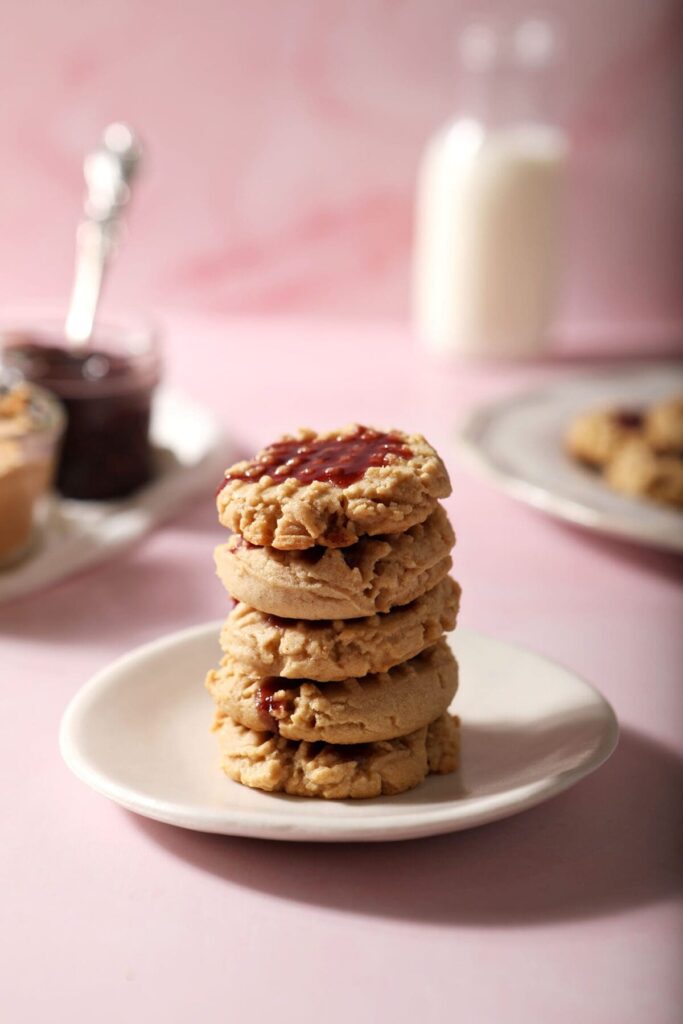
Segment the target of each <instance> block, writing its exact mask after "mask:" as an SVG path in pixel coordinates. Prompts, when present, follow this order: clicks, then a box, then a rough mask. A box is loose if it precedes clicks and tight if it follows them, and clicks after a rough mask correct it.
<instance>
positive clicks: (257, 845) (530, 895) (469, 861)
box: [121, 729, 683, 926]
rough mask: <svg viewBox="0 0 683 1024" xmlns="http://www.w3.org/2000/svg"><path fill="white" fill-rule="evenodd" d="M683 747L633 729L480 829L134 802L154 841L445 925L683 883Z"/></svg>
mask: <svg viewBox="0 0 683 1024" xmlns="http://www.w3.org/2000/svg"><path fill="white" fill-rule="evenodd" d="M682 791H683V760H681V758H679V757H678V756H677V755H676V754H675V753H674V752H673V751H671V750H669V749H668V748H666V747H664V746H662V745H660V744H659V743H656V742H654V741H653V740H651V739H649V738H648V737H646V736H644V735H642V734H641V733H638V732H636V731H635V730H632V729H625V730H623V732H622V734H621V739H620V742H619V746H618V747H617V750H616V751H615V753H614V754H613V756H612V758H611V759H610V761H608V763H607V764H606V765H604V766H603V767H602V768H601V769H600V770H599V771H598V772H597V773H596V774H595V775H593V776H590V777H589V778H587V779H585V780H583V781H582V782H580V783H579V784H578V785H577V786H575V787H574V788H573V789H571V790H569V791H567V792H566V793H563V794H562V795H560V796H558V797H556V798H554V799H553V800H551V801H549V802H548V803H546V804H543V805H542V806H539V807H536V808H534V809H532V810H529V811H526V812H524V813H523V814H520V815H517V816H516V817H513V818H509V819H506V820H503V821H500V822H496V823H494V824H491V825H486V826H482V827H480V828H476V829H472V830H470V831H466V832H459V833H452V834H451V835H446V836H438V837H434V838H429V839H418V840H409V841H406V842H394V843H359V844H354V843H345V844H322V843H321V844H317V843H297V844H294V843H291V844H290V843H287V844H283V843H278V842H268V841H262V840H256V839H240V838H233V837H228V836H216V835H207V834H203V833H197V832H190V831H185V830H183V829H179V828H174V827H172V826H168V825H163V824H160V823H158V822H154V821H150V820H148V819H145V818H141V817H138V816H136V815H134V814H131V813H130V812H128V811H121V814H123V815H125V816H126V818H127V819H128V821H129V822H130V823H131V824H132V825H134V827H135V828H137V829H138V830H139V831H140V832H141V834H142V835H143V837H144V838H145V839H146V840H149V841H150V842H154V843H158V844H159V845H160V846H162V847H163V848H164V849H165V850H166V851H168V852H169V853H171V854H172V855H173V856H176V857H178V858H181V859H183V860H185V861H187V862H188V863H189V864H191V865H193V866H194V867H196V868H198V869H200V870H203V871H207V872H210V873H211V874H213V875H215V876H216V877H217V878H219V879H221V880H222V881H223V882H224V883H225V884H228V885H232V886H238V887H242V888H251V889H255V890H258V891H259V892H263V893H267V894H270V895H272V896H273V897H276V898H278V899H284V900H291V901H294V902H299V903H306V904H311V905H315V906H323V907H330V908H334V909H336V910H341V911H350V912H353V913H359V914H365V915H368V916H373V917H385V918H395V919H404V920H420V921H425V922H429V923H433V924H440V925H461V926H467V925H477V926H501V925H502V926H505V925H509V926H521V925H528V926H533V925H537V924H544V923H547V922H551V921H557V920H568V919H580V918H595V917H600V916H604V915H609V914H613V913H617V912H619V911H621V910H624V909H627V908H628V907H632V906H637V905H641V904H647V903H652V902H656V901H658V900H663V899H665V898H667V897H670V896H672V895H674V894H676V893H680V892H681V890H682V889H683V872H682V870H681V865H682V864H683V857H682V856H681V854H682V852H683V843H682V840H683V821H682V819H681V815H680V795H681V792H682Z"/></svg>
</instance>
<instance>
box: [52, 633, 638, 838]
mask: <svg viewBox="0 0 683 1024" xmlns="http://www.w3.org/2000/svg"><path fill="white" fill-rule="evenodd" d="M221 622H222V620H212V621H210V622H204V623H200V624H198V625H195V626H189V627H186V628H184V629H180V630H176V631H174V632H172V633H168V634H165V635H163V636H161V637H158V638H156V639H154V640H151V641H148V642H147V643H144V644H141V645H139V646H137V647H135V648H133V649H132V650H130V651H127V652H126V653H124V654H123V655H121V656H119V657H118V658H115V659H114V660H113V661H111V662H109V663H108V664H107V665H105V666H104V667H103V668H101V669H99V670H98V671H97V672H96V673H95V674H94V675H93V676H91V677H90V679H89V680H88V681H87V682H86V683H85V684H84V685H83V686H82V687H80V688H79V689H78V690H77V692H76V693H75V694H74V695H73V696H72V698H71V700H70V701H69V703H68V705H67V707H66V709H65V711H64V713H63V715H62V718H61V722H60V728H59V749H60V753H61V756H62V758H63V760H64V762H65V763H66V765H67V767H68V768H69V769H70V770H71V771H72V772H73V774H74V775H75V776H76V777H77V778H78V779H80V781H82V782H84V783H85V784H86V785H87V786H89V787H90V788H91V789H93V790H94V791H95V792H96V793H98V794H99V795H101V796H104V797H106V798H107V799H109V800H112V801H113V802H114V803H117V804H119V805H120V806H122V807H124V808H126V809H127V810H129V811H133V812H134V813H136V814H140V815H142V816H143V817H146V818H151V819H152V820H155V821H160V822H163V823H165V824H170V825H175V826H178V827H181V828H187V829H190V830H192V831H199V832H206V833H214V834H222V835H233V836H247V837H253V838H261V839H268V840H289V841H296V842H300V841H307V842H384V841H397V840H403V839H414V838H420V837H424V836H429V835H438V834H444V833H449V832H456V831H463V830H465V829H469V828H475V827H477V826H478V825H482V824H486V823H489V822H493V821H498V820H501V819H503V818H506V817H510V816H511V815H513V814H517V813H520V812H521V811H524V810H527V809H529V808H531V807H534V806H536V805H537V804H539V803H542V802H544V801H545V800H547V799H550V798H551V797H553V796H556V795H558V794H559V793H561V792H563V791H564V790H566V789H568V788H569V787H570V786H572V785H574V784H575V783H576V782H579V781H580V780H581V779H582V778H585V777H586V776H587V775H589V774H590V773H591V772H593V771H595V770H596V769H597V768H599V767H600V766H601V765H602V764H604V762H605V761H606V760H607V759H608V758H609V757H610V755H611V754H612V753H613V752H614V749H615V748H616V746H617V743H618V738H619V724H618V720H617V716H616V714H615V711H614V708H613V707H612V705H611V704H610V702H609V701H608V700H607V699H606V698H605V697H604V696H603V694H602V693H601V692H600V691H599V690H598V689H597V687H595V686H593V684H592V683H589V682H588V681H587V680H585V679H583V678H582V677H581V676H579V675H577V674H576V673H575V672H574V671H573V670H572V669H568V668H566V667H565V666H563V665H561V664H560V663H559V662H557V661H555V660H553V659H551V658H548V657H546V656H545V655H542V654H537V653H536V652H535V651H533V650H530V649H529V648H527V647H523V646H521V645H516V644H512V643H509V642H508V641H506V640H499V639H497V638H495V637H490V636H488V634H485V633H481V632H479V631H478V630H472V629H468V628H467V627H459V629H460V633H461V635H462V634H463V633H464V634H467V635H470V636H472V637H475V638H482V639H483V640H485V641H486V642H487V643H493V644H494V645H496V646H498V647H502V648H507V649H508V650H509V649H513V650H515V651H517V652H518V653H524V654H526V655H531V656H532V657H533V658H534V659H535V660H536V661H539V662H541V663H544V664H548V665H550V666H552V667H553V668H555V669H557V668H559V669H561V670H562V671H563V672H565V673H568V674H569V675H571V676H572V678H573V679H574V681H575V682H577V683H579V684H580V685H582V686H584V687H585V688H586V689H588V690H589V691H590V692H591V694H592V695H593V697H594V698H596V701H597V703H598V704H599V705H600V706H601V707H602V710H603V713H604V716H605V722H604V731H603V734H602V736H601V741H600V744H599V746H598V748H597V749H596V750H595V751H593V753H592V754H591V756H590V757H588V758H586V760H585V761H584V762H582V763H581V764H580V765H578V766H576V767H575V768H571V769H568V770H566V771H563V772H560V773H558V774H555V775H550V776H547V777H545V778H543V779H540V780H537V781H535V782H531V783H525V784H523V785H521V786H516V787H513V788H511V789H509V790H505V791H504V792H502V793H493V794H489V795H488V796H480V797H476V798H473V800H476V803H477V810H476V811H473V812H472V813H471V814H470V815H469V816H467V815H465V816H464V817H463V816H462V815H456V817H453V814H454V805H453V803H452V802H450V803H447V804H446V805H445V806H443V807H432V808H431V809H429V808H426V809H425V810H424V811H422V812H420V811H419V810H416V811H415V813H414V815H412V816H406V815H405V813H404V814H400V815H399V814H396V815H391V814H388V815H383V816H382V817H381V819H376V820H374V821H372V820H368V822H367V824H365V823H364V821H363V818H364V812H362V811H361V807H368V806H370V805H369V803H368V802H366V801H361V802H360V806H359V804H358V802H354V801H339V803H340V804H342V805H343V806H344V807H345V808H348V810H349V811H353V810H357V811H359V812H360V813H356V814H355V815H354V814H350V815H348V816H347V815H346V813H345V815H344V817H343V818H337V817H328V818H319V819H317V820H314V821H311V822H308V821H302V820H301V819H298V820H294V821H291V820H288V819H287V818H286V817H284V816H282V815H280V814H273V813H272V812H268V811H267V810H263V811H260V810H252V809H243V810H240V811H234V810H231V809H228V808H226V809H221V810H209V811H207V810H202V811H201V812H199V813H197V812H192V811H191V810H188V809H187V807H185V806H183V805H180V809H179V805H177V804H172V803H170V802H169V801H168V800H163V801H160V800H158V799H156V798H152V797H149V796H146V795H144V794H143V795H141V794H139V793H138V794H136V793H135V791H134V790H131V789H130V787H129V786H127V785H125V784H121V783H118V782H116V780H113V779H112V778H111V777H110V776H108V775H106V774H104V773H103V772H101V771H99V770H98V769H97V768H95V767H93V766H92V764H90V763H89V760H88V758H86V757H84V756H83V754H82V752H80V751H79V749H78V746H77V744H76V743H75V742H74V741H73V737H72V733H73V731H74V729H75V728H76V726H77V723H78V720H79V718H80V717H81V716H82V715H83V714H84V712H85V711H86V710H87V708H88V706H89V705H90V704H91V703H92V701H93V699H94V698H96V696H97V694H98V693H99V692H100V691H101V690H105V689H106V688H107V686H108V685H111V683H110V679H111V678H112V677H115V676H116V675H117V674H118V673H119V672H120V671H121V670H122V669H123V670H124V671H125V668H126V665H127V664H128V663H130V662H134V661H136V660H137V659H138V658H139V657H147V656H153V655H154V653H155V652H156V651H159V650H167V648H168V647H169V645H182V644H185V643H187V642H192V641H193V640H195V639H198V638H199V637H204V636H206V635H208V634H209V633H213V632H214V631H215V633H216V635H217V634H218V631H219V629H220V626H221ZM234 784H235V785H236V783H234ZM263 795H264V796H266V795H268V794H263ZM276 796H277V797H278V799H279V800H282V799H285V800H292V801H296V802H297V803H300V800H299V798H297V797H287V796H284V795H282V794H276ZM465 802H466V801H465V800H461V801H459V802H458V807H459V808H462V807H463V804H464V803H465ZM200 818H201V823H198V821H199V819H200ZM349 829H352V834H346V833H347V832H348V830H349Z"/></svg>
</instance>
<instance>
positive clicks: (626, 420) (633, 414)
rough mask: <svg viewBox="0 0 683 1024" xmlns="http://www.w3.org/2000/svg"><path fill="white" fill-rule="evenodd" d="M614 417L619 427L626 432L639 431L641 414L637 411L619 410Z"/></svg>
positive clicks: (641, 422)
mask: <svg viewBox="0 0 683 1024" xmlns="http://www.w3.org/2000/svg"><path fill="white" fill-rule="evenodd" d="M615 415H616V421H617V423H618V424H619V426H620V427H624V428H625V429H626V430H640V428H641V427H642V425H643V419H644V417H643V414H642V413H641V412H638V410H637V409H619V411H618V412H617V413H616V414H615Z"/></svg>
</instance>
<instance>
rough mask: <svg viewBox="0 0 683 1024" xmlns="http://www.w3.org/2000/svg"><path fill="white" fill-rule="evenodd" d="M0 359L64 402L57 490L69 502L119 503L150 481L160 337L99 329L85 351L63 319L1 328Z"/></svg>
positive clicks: (133, 329)
mask: <svg viewBox="0 0 683 1024" xmlns="http://www.w3.org/2000/svg"><path fill="white" fill-rule="evenodd" d="M0 347H1V350H2V352H1V356H2V360H3V362H4V363H5V364H6V366H8V367H9V368H11V369H14V370H16V371H18V372H19V373H20V374H21V375H22V376H23V378H24V379H25V380H28V381H31V382H33V383H36V384H39V385H40V386H41V387H43V388H45V389H47V390H48V391H51V392H52V393H53V394H54V395H56V396H57V397H58V398H59V399H60V401H61V402H62V404H63V406H64V408H65V411H66V415H67V425H66V431H65V434H64V439H63V444H62V451H61V457H60V460H59V465H58V469H57V477H56V485H57V489H58V490H59V491H60V493H61V494H63V495H64V496H65V497H67V498H79V499H88V500H107V499H112V498H124V497H127V496H128V495H130V494H132V493H133V492H134V491H136V490H137V489H138V488H140V487H142V486H143V485H144V484H146V483H147V482H148V481H149V480H150V479H151V478H152V476H153V473H154V462H153V457H152V456H153V453H152V448H151V445H150V440H149V426H150V415H151V405H152V396H153V394H154V390H155V388H156V386H157V384H158V382H159V378H160V369H161V366H160V355H159V348H158V342H157V337H156V334H155V332H154V331H152V330H151V329H150V328H148V327H146V326H140V327H122V326H113V325H108V326H100V327H98V328H97V329H96V331H95V334H94V336H93V338H92V340H91V342H90V343H89V344H88V346H87V347H84V348H73V347H71V346H69V345H68V344H67V342H66V341H65V338H64V333H63V325H62V324H61V322H60V321H58V320H54V321H49V320H44V321H41V322H36V323H35V324H32V325H27V324H21V323H17V324H16V326H15V325H7V324H6V325H5V326H4V327H0Z"/></svg>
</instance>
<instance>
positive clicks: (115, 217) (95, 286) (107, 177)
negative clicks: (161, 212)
mask: <svg viewBox="0 0 683 1024" xmlns="http://www.w3.org/2000/svg"><path fill="white" fill-rule="evenodd" d="M141 156H142V147H141V145H140V141H139V139H137V138H136V136H135V134H134V132H133V131H132V129H131V128H129V127H128V125H126V124H121V123H115V124H110V125H109V126H108V127H107V128H105V130H104V134H103V136H102V141H101V143H100V145H99V146H98V147H97V149H96V150H94V151H93V152H92V153H89V154H88V156H86V158H85V161H84V163H83V173H84V176H85V182H86V197H85V204H84V208H83V212H84V215H85V216H84V219H83V221H82V222H81V223H80V224H79V226H78V232H77V234H76V273H75V278H74V286H73V291H72V292H71V302H70V303H69V312H68V314H67V318H66V325H65V333H66V340H67V343H68V345H69V347H70V348H74V349H78V348H85V347H86V346H87V345H88V343H89V341H90V339H91V337H92V333H93V328H94V325H95V316H96V314H97V307H98V304H99V300H100V294H101V292H102V282H103V280H104V275H105V271H106V269H107V265H108V262H109V258H110V256H111V253H112V251H113V249H114V245H115V242H116V237H117V234H118V225H119V221H120V219H121V214H122V213H123V210H124V209H125V207H126V205H127V204H128V201H129V199H130V194H131V183H132V180H133V178H134V176H135V173H136V171H137V169H138V166H139V163H140V158H141Z"/></svg>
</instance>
